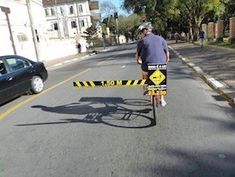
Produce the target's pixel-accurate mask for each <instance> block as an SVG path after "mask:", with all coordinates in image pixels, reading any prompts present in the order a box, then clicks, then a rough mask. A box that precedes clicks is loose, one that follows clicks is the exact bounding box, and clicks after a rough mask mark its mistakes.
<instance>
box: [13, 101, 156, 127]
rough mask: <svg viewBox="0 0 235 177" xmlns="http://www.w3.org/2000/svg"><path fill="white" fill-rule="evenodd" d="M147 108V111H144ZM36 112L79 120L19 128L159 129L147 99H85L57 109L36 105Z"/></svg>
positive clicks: (34, 124)
mask: <svg viewBox="0 0 235 177" xmlns="http://www.w3.org/2000/svg"><path fill="white" fill-rule="evenodd" d="M143 107H146V108H145V109H142V108H143ZM32 108H35V109H41V110H42V111H45V112H51V113H56V114H65V115H75V116H76V115H77V116H78V118H70V119H60V120H59V121H56V122H40V123H30V124H18V125H16V126H38V125H53V124H68V123H87V124H104V125H108V126H112V127H119V128H148V127H152V126H155V125H156V120H155V119H153V118H152V117H149V116H148V115H147V114H149V113H150V112H151V111H152V109H151V107H150V103H149V100H145V99H123V98H121V97H82V98H81V99H80V100H79V102H78V103H70V104H65V105H59V106H53V107H50V106H44V105H34V106H32ZM150 115H151V113H150Z"/></svg>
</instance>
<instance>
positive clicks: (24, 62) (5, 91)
mask: <svg viewBox="0 0 235 177" xmlns="http://www.w3.org/2000/svg"><path fill="white" fill-rule="evenodd" d="M47 77H48V73H47V70H46V68H45V66H44V64H43V63H42V62H34V61H32V60H30V59H27V58H25V57H22V56H18V55H6V56H0V105H1V104H3V103H5V102H7V101H9V100H11V99H13V98H15V97H17V96H20V95H23V94H25V93H27V92H31V93H40V92H41V91H42V90H43V88H44V81H45V80H46V79H47Z"/></svg>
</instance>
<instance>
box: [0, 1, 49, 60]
mask: <svg viewBox="0 0 235 177" xmlns="http://www.w3.org/2000/svg"><path fill="white" fill-rule="evenodd" d="M38 14H40V15H38ZM43 15H44V9H43V6H42V1H41V0H33V1H31V0H1V1H0V41H1V45H0V55H10V54H18V55H22V56H25V57H29V58H32V59H34V60H38V59H37V58H38V53H39V51H37V48H38V46H37V45H39V44H40V43H44V42H45V41H46V40H47V39H46V35H45V32H46V31H45V30H44V29H45V26H46V21H45V17H44V16H43ZM30 17H31V18H30ZM34 40H35V41H34Z"/></svg>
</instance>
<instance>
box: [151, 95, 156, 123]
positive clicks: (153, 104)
mask: <svg viewBox="0 0 235 177" xmlns="http://www.w3.org/2000/svg"><path fill="white" fill-rule="evenodd" d="M151 102H152V107H153V109H152V111H153V120H154V124H155V125H156V124H157V101H156V99H155V96H154V95H152V96H151Z"/></svg>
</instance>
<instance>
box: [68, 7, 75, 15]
mask: <svg viewBox="0 0 235 177" xmlns="http://www.w3.org/2000/svg"><path fill="white" fill-rule="evenodd" d="M69 13H70V14H74V11H73V6H70V7H69Z"/></svg>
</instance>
